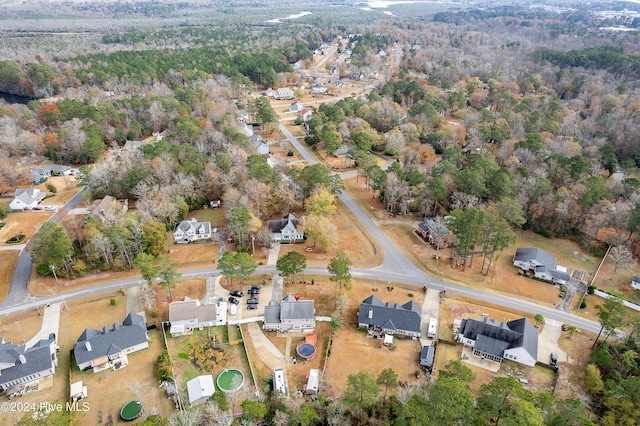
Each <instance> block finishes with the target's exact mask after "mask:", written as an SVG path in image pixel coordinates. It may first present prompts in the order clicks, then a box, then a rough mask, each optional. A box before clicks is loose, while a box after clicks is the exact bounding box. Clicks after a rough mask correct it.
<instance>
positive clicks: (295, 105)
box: [289, 101, 304, 113]
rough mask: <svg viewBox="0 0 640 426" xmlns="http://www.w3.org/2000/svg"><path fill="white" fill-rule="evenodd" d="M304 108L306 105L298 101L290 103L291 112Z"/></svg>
mask: <svg viewBox="0 0 640 426" xmlns="http://www.w3.org/2000/svg"><path fill="white" fill-rule="evenodd" d="M303 109H304V106H303V105H302V104H301V103H300V102H298V101H295V102H292V103H291V105H289V112H290V113H298V112H300V111H302V110H303Z"/></svg>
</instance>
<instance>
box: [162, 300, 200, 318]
mask: <svg viewBox="0 0 640 426" xmlns="http://www.w3.org/2000/svg"><path fill="white" fill-rule="evenodd" d="M197 308H198V301H197V300H191V299H189V298H188V297H185V300H183V301H179V302H172V303H170V304H169V322H173V321H185V320H190V319H194V318H196V316H197Z"/></svg>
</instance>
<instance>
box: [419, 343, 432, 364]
mask: <svg viewBox="0 0 640 426" xmlns="http://www.w3.org/2000/svg"><path fill="white" fill-rule="evenodd" d="M435 353H436V351H435V348H434V347H433V346H423V347H422V351H421V352H420V365H421V366H423V367H432V366H433V358H434V356H435Z"/></svg>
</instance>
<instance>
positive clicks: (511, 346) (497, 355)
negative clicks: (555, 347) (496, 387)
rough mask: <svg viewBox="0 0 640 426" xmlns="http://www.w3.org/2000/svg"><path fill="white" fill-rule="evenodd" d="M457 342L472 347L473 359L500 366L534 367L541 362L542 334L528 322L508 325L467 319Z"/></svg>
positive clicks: (518, 321)
mask: <svg viewBox="0 0 640 426" xmlns="http://www.w3.org/2000/svg"><path fill="white" fill-rule="evenodd" d="M456 340H457V341H459V342H462V344H463V345H465V346H470V347H472V348H473V355H475V356H477V357H480V358H482V359H487V360H489V361H493V362H497V363H501V362H502V360H503V359H510V360H512V361H515V362H518V363H520V364H524V365H528V366H529V367H533V366H534V365H536V361H537V359H538V330H537V329H536V328H535V327H534V326H533V325H532V324H531V323H530V322H529V321H527V319H526V318H520V319H517V320H513V321H508V322H498V321H496V320H494V319H490V318H489V317H483V318H482V319H481V320H475V319H471V318H466V319H463V320H462V322H461V323H460V330H459V333H458V335H457V336H456Z"/></svg>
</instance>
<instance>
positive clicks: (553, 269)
mask: <svg viewBox="0 0 640 426" xmlns="http://www.w3.org/2000/svg"><path fill="white" fill-rule="evenodd" d="M513 266H515V267H517V268H520V269H522V271H523V272H524V273H525V274H527V273H531V274H532V275H533V276H535V277H536V278H540V279H543V280H547V281H553V282H554V283H558V284H566V282H567V281H569V279H570V278H571V276H570V275H569V274H568V273H567V269H566V268H564V267H562V266H556V258H555V257H553V256H551V255H550V254H549V253H547V252H545V251H544V250H540V249H539V248H518V249H516V254H515V256H514V257H513Z"/></svg>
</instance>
